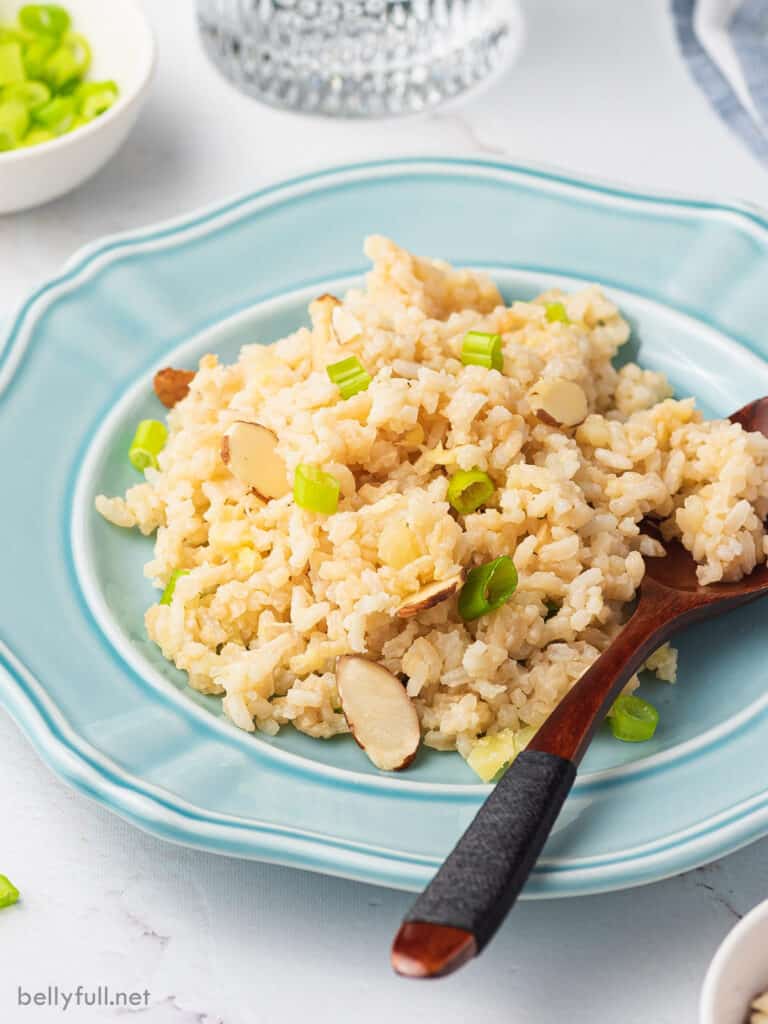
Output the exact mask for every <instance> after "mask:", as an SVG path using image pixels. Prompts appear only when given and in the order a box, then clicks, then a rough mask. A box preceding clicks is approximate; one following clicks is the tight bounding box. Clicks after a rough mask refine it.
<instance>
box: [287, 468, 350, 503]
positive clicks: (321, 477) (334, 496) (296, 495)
mask: <svg viewBox="0 0 768 1024" xmlns="http://www.w3.org/2000/svg"><path fill="white" fill-rule="evenodd" d="M340 490H341V488H340V486H339V481H338V480H337V479H336V477H335V476H332V475H331V474H330V473H325V472H324V471H323V470H322V469H318V468H317V466H307V465H305V464H302V465H300V466H297V467H296V473H295V475H294V478H293V500H294V501H295V502H296V504H297V505H299V506H300V507H301V508H305V509H307V511H309V512H322V513H323V514H324V515H327V516H331V515H333V513H334V512H335V511H336V509H337V508H338V507H339V492H340Z"/></svg>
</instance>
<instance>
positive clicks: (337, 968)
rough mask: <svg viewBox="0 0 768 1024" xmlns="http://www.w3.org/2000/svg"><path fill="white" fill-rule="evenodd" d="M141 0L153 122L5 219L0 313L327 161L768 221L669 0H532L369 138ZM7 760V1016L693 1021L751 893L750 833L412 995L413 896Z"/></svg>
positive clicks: (540, 910) (754, 898) (0, 848)
mask: <svg viewBox="0 0 768 1024" xmlns="http://www.w3.org/2000/svg"><path fill="white" fill-rule="evenodd" d="M104 2H108V0H104ZM146 3H147V8H148V11H149V14H150V17H151V19H152V22H153V23H154V26H155V28H156V30H157V34H158V39H159V44H160V67H159V73H158V77H157V80H156V83H155V88H154V91H153V94H152V96H151V98H150V101H149V104H148V106H147V109H146V111H145V113H144V115H143V116H142V118H141V120H140V122H139V125H138V126H137V128H136V131H135V133H134V134H133V135H132V137H131V138H130V140H129V142H128V145H127V147H126V148H125V149H124V150H123V151H122V153H121V154H120V155H119V156H118V158H117V159H116V160H114V161H113V162H112V164H111V165H110V166H109V167H108V168H107V169H105V170H104V171H103V172H102V173H101V174H100V175H99V176H98V177H97V178H96V179H94V180H93V181H92V182H91V183H90V184H89V185H87V186H86V187H85V188H83V189H81V190H80V191H79V192H77V193H75V194H74V195H72V196H70V197H67V198H65V199H63V200H61V201H59V202H57V203H55V204H52V205H50V206H47V207H45V208H43V209H40V210H37V211H33V212H30V213H26V214H20V215H17V216H14V217H7V218H0V311H2V310H5V311H6V312H7V311H9V310H10V308H11V307H12V306H14V305H15V304H17V303H18V302H19V301H20V299H21V298H22V296H23V295H24V293H25V292H27V291H29V289H31V288H32V287H33V286H34V285H35V284H36V283H37V282H39V281H40V280H41V279H43V278H44V277H45V276H46V275H48V274H50V273H53V272H55V271H56V270H57V269H58V268H59V267H60V266H61V264H62V263H63V262H64V260H65V259H67V258H68V257H69V256H70V255H71V253H72V252H73V251H74V250H75V249H76V248H77V247H79V246H80V245H82V244H83V243H85V242H89V241H91V240H92V239H94V238H96V237H98V236H99V235H103V234H105V233H111V232H115V231H121V230H124V229H126V228H131V227H136V226H139V225H144V224H147V223H149V222H151V221H153V220H157V219H165V218H168V217H171V216H174V215H176V214H178V213H181V212H184V211H188V210H190V209H192V208H194V207H196V206H199V205H201V204H206V203H209V202H214V201H217V200H220V199H223V198H226V197H227V196H229V195H230V194H232V193H236V192H242V191H245V190H248V189H251V188H253V187H255V186H257V185H259V184H260V183H261V182H263V181H264V180H265V179H267V178H272V177H275V176H279V175H282V174H287V173H291V174H292V173H295V172H297V171H299V170H301V169H303V168H305V167H307V166H310V165H317V164H319V163H338V162H342V161H345V160H350V159H360V158H367V157H372V156H379V155H392V154H395V153H401V154H403V153H417V152H422V153H423V152H431V153H440V152H452V153H482V154H487V155H493V156H505V157H509V158H511V159H513V160H515V161H521V162H529V163H530V162H532V163H538V164H546V165H555V166H559V167H562V168H565V169H567V170H568V171H570V172H571V173H583V174H587V175H592V176H596V177H599V178H602V179H608V180H614V181H617V182H623V183H629V184H635V185H639V186H653V187H656V188H661V189H671V190H674V191H678V192H689V193H704V194H710V195H714V196H721V197H722V196H729V197H739V198H743V199H751V200H753V201H757V202H762V203H764V204H766V205H768V171H766V170H765V169H762V168H761V167H759V166H758V165H757V163H755V162H754V161H753V160H752V158H751V157H750V156H749V155H748V154H747V153H746V152H745V151H743V150H742V148H741V146H740V144H739V143H738V142H736V141H734V140H733V139H732V138H731V136H730V135H729V134H728V133H727V131H726V130H725V129H724V128H723V127H722V126H721V125H720V123H719V122H718V121H717V119H716V118H715V116H714V115H713V114H712V113H711V112H710V111H709V109H708V107H707V105H706V103H705V101H704V99H703V98H702V97H701V96H700V95H699V93H698V92H697V91H696V89H695V88H694V86H693V85H692V84H691V82H690V81H689V79H688V77H687V75H686V72H685V69H684V68H683V66H682V64H681V62H680V60H679V58H678V56H677V53H676V50H675V46H674V41H673V36H672V26H671V20H670V17H669V14H668V11H667V4H666V3H665V2H663V0H634V2H631V3H630V2H626V0H625V2H623V3H618V2H616V0H579V2H576V0H526V2H525V3H524V10H525V16H526V21H527V32H528V39H527V43H526V46H525V49H524V52H523V54H522V56H521V58H520V59H519V61H518V63H517V64H516V65H515V67H514V68H513V69H512V70H511V71H510V72H509V73H508V74H507V75H506V76H504V77H503V78H502V79H501V80H500V81H499V82H497V83H496V84H495V85H494V86H493V88H492V89H491V90H490V91H488V92H485V93H483V94H481V95H479V96H476V97H474V98H473V99H472V100H470V101H468V102H465V103H464V104H462V105H459V106H457V107H453V108H451V109H450V110H446V111H443V112H440V113H437V114H434V115H432V116H429V117H426V118H419V119H412V120H404V121H399V122H395V121H391V122H384V123H382V122H373V123H345V122H329V121H319V120H317V121H316V120H311V119H306V118H301V117H296V116H293V115H287V114H281V113H278V112H275V111H272V110H269V109H267V108H263V107H260V106H258V105H256V104H254V103H252V102H250V101H248V100H246V99H244V98H242V97H240V96H238V95H237V94H236V93H235V92H233V91H232V90H231V89H230V88H229V87H228V86H227V85H226V84H225V83H224V82H223V81H221V80H220V79H219V78H218V77H217V76H216V75H215V73H214V72H213V71H212V70H211V69H210V68H209V67H208V65H207V64H206V63H205V61H204V60H203V58H202V56H201V55H200V53H199V49H198V45H197V41H196V37H195V32H194V25H193V16H192V7H193V5H192V2H191V0H146ZM383 228H384V229H386V225H383ZM692 682H695V681H692ZM692 688H693V687H692ZM691 699H692V700H695V693H692V694H691ZM0 764H1V765H2V771H0V871H3V872H5V873H7V874H8V875H9V876H10V877H11V878H13V879H14V880H15V881H16V882H17V884H18V885H19V887H20V888H22V889H23V893H24V900H23V903H22V904H19V905H18V906H17V907H15V908H12V909H9V910H7V911H3V912H2V913H1V914H0V1022H2V1024H17V1022H18V1024H24V1022H25V1021H29V1022H30V1024H32V1022H33V1021H34V1022H37V1021H66V1020H71V1021H75V1022H78V1024H79V1022H81V1021H82V1022H83V1024H89V1022H93V1024H101V1022H111V1021H116V1020H125V1019H126V1017H125V1016H121V1015H120V1014H118V1013H116V1012H115V1011H108V1010H96V1009H90V1010H80V1011H79V1012H78V1011H75V1010H72V1009H70V1010H69V1011H68V1012H67V1013H66V1014H62V1013H61V1011H57V1010H43V1009H34V1008H25V1009H21V1008H18V1007H17V1006H16V991H17V986H19V985H21V986H22V987H24V988H25V989H27V990H33V991H34V990H41V989H44V988H46V987H47V986H48V985H56V984H58V985H59V986H61V987H62V988H64V989H69V988H74V987H76V986H77V984H79V983H80V984H83V985H85V986H86V987H91V988H92V987H95V986H96V985H98V984H101V985H107V984H108V985H110V986H112V988H114V989H117V988H120V989H128V990H131V989H136V990H144V989H145V988H146V989H149V990H150V992H151V997H150V1007H149V1008H148V1009H146V1010H143V1011H142V1012H136V1013H135V1014H134V1015H131V1016H130V1017H128V1018H127V1019H136V1020H137V1021H141V1022H144V1021H147V1022H151V1024H166V1022H167V1024H187V1022H188V1024H193V1022H195V1024H218V1022H222V1024H283V1022H286V1024H293V1022H298V1021H312V1022H313V1024H315V1022H316V1024H325V1022H329V1024H330V1022H334V1024H336V1022H338V1024H385V1022H386V1024H391V1022H398V1024H400V1022H404V1024H411V1022H429V1024H431V1022H433V1021H438V1020H439V1021H440V1022H441V1024H442V1022H444V1024H471V1022H477V1024H497V1022H502V1021H503V1022H504V1024H507V1022H509V1024H529V1022H534V1024H561V1022H564V1024H602V1022H606V1024H608V1022H610V1024H640V1022H643V1024H645V1022H651V1024H693V1022H694V1021H695V1020H696V1002H697V997H698V990H699V987H700V983H701V980H702V976H703V973H704V970H705V968H706V966H707V963H708V961H709V959H710V957H711V955H712V953H713V952H714V949H715V947H716V946H717V944H718V942H719V941H720V939H721V938H722V937H723V936H724V934H725V933H726V931H727V930H728V929H729V928H730V927H731V925H732V924H733V923H734V922H735V920H736V918H737V916H739V915H741V914H742V913H744V912H745V911H746V910H748V909H749V908H750V907H751V906H752V905H754V904H755V903H757V902H758V901H759V900H761V899H762V898H764V897H765V896H768V841H765V842H763V843H760V844H757V845H755V846H753V847H752V848H751V849H750V850H746V851H743V852H741V853H739V854H736V855H734V856H732V857H730V858H728V859H727V860H725V861H723V862H721V863H720V864H717V865H713V866H710V867H708V868H705V869H702V870H699V871H695V872H692V873H691V874H689V875H687V876H684V877H681V878H677V879H674V880H670V881H667V882H662V883H659V884H657V885H654V886H650V887H646V888H644V889H640V890H635V891H632V892H628V893H622V894H614V895H606V896H599V897H592V898H583V899H577V900H570V901H565V902H563V901H559V902H556V903H535V904H532V903H528V904H524V905H521V906H519V907H518V908H517V909H516V910H515V912H514V914H513V916H512V917H511V918H510V919H509V921H508V922H507V925H506V927H505V928H504V930H503V932H502V933H501V934H500V936H499V937H498V938H497V940H496V941H495V942H494V944H493V945H492V946H491V947H490V948H489V950H488V951H487V952H486V953H485V954H484V955H483V957H482V959H480V960H479V961H477V962H475V963H474V964H472V965H470V966H469V967H468V968H466V969H465V970H464V971H463V972H461V973H460V974H458V975H456V976H454V977H453V978H450V979H447V980H445V981H441V982H436V983H428V984H424V983H413V982H405V981H401V980H398V979H396V978H394V977H393V976H391V974H390V973H389V968H388V964H387V954H388V947H389V943H390V940H391V937H392V935H393V933H394V931H395V930H396V928H397V925H398V922H399V920H400V917H401V915H402V914H403V913H404V911H405V910H406V908H407V906H408V904H409V897H408V896H407V895H404V894H400V893H392V892H388V891H385V890H381V889H375V888H372V887H367V886H362V885H358V884H354V883H351V882H344V881H339V880H335V879H328V878H323V877H320V876H315V875H310V874H302V873H300V872H296V871H292V870H289V869H283V868H275V867H267V866H263V865H259V864H251V863H245V862H238V861H235V860H229V859H225V858H217V857H214V856H209V855H205V854H201V853H194V852H191V851H188V850H184V849H179V848H176V847H172V846H169V845H165V844H163V843H161V842H160V841H158V840H155V839H153V838H150V837H148V836H145V835H143V834H141V833H139V832H136V831H134V830H133V829H131V828H130V827H129V826H127V825H125V824H123V823H122V822H121V821H119V820H117V819H115V818H113V817H111V816H110V815H108V814H107V813H106V812H104V811H102V810H101V809H100V808H98V807H96V806H94V805H92V804H90V803H89V802H88V801H86V800H85V798H83V797H81V796H79V795H75V794H73V793H71V792H70V791H69V790H67V789H66V788H65V787H64V786H63V785H62V784H61V783H60V782H59V781H58V780H57V779H55V778H53V777H52V776H51V775H50V774H49V772H48V771H47V769H46V768H44V767H43V766H42V765H41V764H40V763H39V761H38V760H37V757H36V755H35V754H34V753H33V752H32V751H31V750H30V748H29V747H28V745H27V743H26V741H24V740H23V739H22V737H21V736H20V734H19V733H18V731H17V729H16V727H15V726H14V725H13V724H12V722H11V721H10V720H8V719H6V718H4V717H0Z"/></svg>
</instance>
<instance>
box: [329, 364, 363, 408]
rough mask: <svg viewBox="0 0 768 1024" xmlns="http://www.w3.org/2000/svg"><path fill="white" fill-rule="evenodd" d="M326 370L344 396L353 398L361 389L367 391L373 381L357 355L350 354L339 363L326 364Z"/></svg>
mask: <svg viewBox="0 0 768 1024" xmlns="http://www.w3.org/2000/svg"><path fill="white" fill-rule="evenodd" d="M325 369H326V372H327V374H328V376H329V377H330V379H331V380H332V381H333V383H334V384H335V385H336V386H337V387H338V389H339V393H340V394H341V397H342V398H351V397H352V395H356V394H358V393H359V392H360V391H366V390H367V388H368V385H369V384H370V383H371V375H370V374H369V373H368V371H367V370H366V369H365V367H364V366H363V364H362V363H361V362H360V360H359V359H358V358H357V356H349V358H348V359H342V360H340V361H339V362H338V363H331V365H330V366H326V368H325Z"/></svg>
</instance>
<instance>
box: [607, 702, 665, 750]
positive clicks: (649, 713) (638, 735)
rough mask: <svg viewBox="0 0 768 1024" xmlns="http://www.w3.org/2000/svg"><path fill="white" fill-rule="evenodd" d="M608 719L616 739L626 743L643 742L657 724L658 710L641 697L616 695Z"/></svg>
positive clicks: (652, 732)
mask: <svg viewBox="0 0 768 1024" xmlns="http://www.w3.org/2000/svg"><path fill="white" fill-rule="evenodd" d="M609 719H610V723H611V731H612V732H613V735H614V736H615V737H616V739H617V740H624V742H626V743H644V742H645V741H646V740H649V739H651V737H652V736H653V734H654V733H655V732H656V726H657V725H658V724H659V712H658V711H657V710H656V708H655V707H654V706H653V704H649V703H648V701H647V700H643V699H642V697H635V696H634V695H632V696H630V695H628V694H622V695H621V696H620V697H617V699H616V702H615V704H614V705H613V707H612V709H611V711H610V714H609Z"/></svg>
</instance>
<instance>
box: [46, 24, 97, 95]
mask: <svg viewBox="0 0 768 1024" xmlns="http://www.w3.org/2000/svg"><path fill="white" fill-rule="evenodd" d="M90 63H91V47H90V45H89V44H88V40H87V39H85V38H84V37H83V36H81V35H77V33H75V32H69V33H68V34H67V35H66V36H65V37H64V39H62V41H61V46H59V48H58V49H57V50H54V52H53V53H52V54H51V56H50V57H49V58H48V60H47V61H46V62H45V65H44V67H43V74H42V77H43V78H44V79H45V80H46V82H50V84H51V85H52V86H53V87H54V88H55V89H61V88H63V87H64V86H66V85H68V84H69V83H70V82H74V81H77V80H78V79H80V78H82V77H83V75H84V74H85V72H86V71H87V70H88V68H89V66H90Z"/></svg>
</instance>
